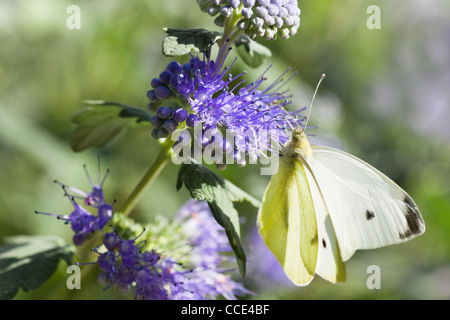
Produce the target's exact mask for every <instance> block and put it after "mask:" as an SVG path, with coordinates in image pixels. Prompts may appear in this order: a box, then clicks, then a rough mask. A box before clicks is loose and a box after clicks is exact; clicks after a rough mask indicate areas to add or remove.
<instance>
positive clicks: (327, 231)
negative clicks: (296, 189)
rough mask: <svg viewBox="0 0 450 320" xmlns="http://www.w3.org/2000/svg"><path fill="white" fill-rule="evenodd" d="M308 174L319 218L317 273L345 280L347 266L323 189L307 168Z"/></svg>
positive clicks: (336, 280)
mask: <svg viewBox="0 0 450 320" xmlns="http://www.w3.org/2000/svg"><path fill="white" fill-rule="evenodd" d="M306 176H307V178H308V184H309V188H310V190H311V196H312V199H313V202H314V209H315V213H316V218H317V233H318V245H319V251H318V257H317V266H316V273H317V274H318V275H320V276H321V277H322V278H324V279H326V280H328V281H331V282H333V283H336V282H344V281H345V279H346V272H345V266H344V263H343V262H342V257H341V253H340V248H339V243H338V240H337V237H336V233H335V231H334V227H333V224H332V222H331V219H330V215H329V213H328V209H327V206H326V204H325V202H324V200H323V196H322V194H321V191H320V189H319V187H318V186H317V184H316V181H315V179H314V177H313V175H312V173H311V172H310V171H309V170H306Z"/></svg>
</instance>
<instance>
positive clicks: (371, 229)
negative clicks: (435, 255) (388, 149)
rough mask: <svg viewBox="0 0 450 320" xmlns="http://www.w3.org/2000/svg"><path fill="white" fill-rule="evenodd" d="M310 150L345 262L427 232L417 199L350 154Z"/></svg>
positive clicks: (315, 176)
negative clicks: (360, 252)
mask: <svg viewBox="0 0 450 320" xmlns="http://www.w3.org/2000/svg"><path fill="white" fill-rule="evenodd" d="M311 147H312V150H313V153H312V154H313V156H312V159H311V160H310V161H309V162H308V164H309V166H310V168H311V170H312V175H313V176H314V178H315V180H316V181H317V184H318V186H319V187H320V190H321V192H322V195H324V201H325V204H326V207H327V208H328V212H329V214H330V218H331V222H332V225H333V227H334V231H335V232H336V237H337V239H338V243H339V247H340V253H341V257H342V259H343V261H346V260H348V259H349V258H350V257H351V256H352V255H353V253H354V252H355V250H357V249H374V248H378V247H383V246H387V245H391V244H396V243H400V242H404V241H406V240H409V239H411V238H413V237H415V236H417V235H420V234H422V233H423V232H424V231H425V225H424V222H423V219H422V216H421V214H420V212H419V209H418V208H417V206H416V204H415V203H414V201H413V200H412V198H411V197H410V196H409V195H408V194H407V193H406V192H405V191H404V190H402V189H401V188H400V187H399V186H398V185H397V184H395V183H394V182H393V181H392V180H390V179H389V178H388V177H386V176H385V175H384V174H383V173H381V172H380V171H378V170H377V169H375V168H374V167H372V166H371V165H369V164H367V163H366V162H364V161H362V160H361V159H358V158H357V157H354V156H352V155H350V154H348V153H346V152H343V151H340V150H337V149H332V148H328V147H323V146H311Z"/></svg>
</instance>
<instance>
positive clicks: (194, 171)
mask: <svg viewBox="0 0 450 320" xmlns="http://www.w3.org/2000/svg"><path fill="white" fill-rule="evenodd" d="M183 184H184V185H185V186H186V188H187V189H188V190H189V192H190V193H191V196H192V198H194V199H196V200H205V201H206V202H208V205H209V208H210V209H211V212H212V214H213V216H214V218H215V219H216V221H217V222H218V223H219V224H220V225H221V226H222V227H223V228H224V229H225V232H226V234H227V237H228V240H229V242H230V245H231V247H232V248H233V251H234V253H235V255H236V258H237V262H238V266H239V271H240V273H241V275H242V276H244V275H245V263H246V256H245V252H244V249H243V248H242V244H241V241H240V231H239V230H240V226H239V215H238V212H237V211H236V209H235V208H234V206H233V202H240V201H244V200H245V201H249V202H250V203H251V204H252V205H254V206H255V207H259V206H260V202H259V201H258V200H256V199H255V198H253V197H252V196H250V195H249V194H247V193H246V192H244V191H243V190H241V189H239V188H238V187H236V186H235V185H234V184H232V183H231V182H229V181H227V180H225V179H224V178H222V177H221V176H220V175H218V174H216V173H214V172H213V171H211V170H209V169H208V168H206V167H205V166H203V165H200V164H183V165H182V166H181V167H180V170H179V172H178V179H177V190H180V188H181V186H182V185H183Z"/></svg>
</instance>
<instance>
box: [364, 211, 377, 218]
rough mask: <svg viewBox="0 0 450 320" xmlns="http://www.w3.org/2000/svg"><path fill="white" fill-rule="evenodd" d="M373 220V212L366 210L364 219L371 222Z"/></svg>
mask: <svg viewBox="0 0 450 320" xmlns="http://www.w3.org/2000/svg"><path fill="white" fill-rule="evenodd" d="M373 218H375V213H373V211H370V210H366V219H367V220H372V219H373Z"/></svg>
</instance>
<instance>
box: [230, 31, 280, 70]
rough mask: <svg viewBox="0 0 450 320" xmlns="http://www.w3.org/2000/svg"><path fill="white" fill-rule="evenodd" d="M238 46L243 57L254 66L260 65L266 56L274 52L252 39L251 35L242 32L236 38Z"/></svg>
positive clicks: (249, 64) (239, 53)
mask: <svg viewBox="0 0 450 320" xmlns="http://www.w3.org/2000/svg"><path fill="white" fill-rule="evenodd" d="M236 47H237V49H238V50H237V52H238V55H239V56H240V57H241V59H242V60H244V62H245V63H246V64H247V65H248V66H250V67H252V68H256V67H259V66H260V65H261V64H262V63H263V62H264V60H265V59H266V58H270V57H271V56H272V52H271V51H270V49H269V48H267V47H265V46H263V45H262V44H259V43H258V42H256V41H254V40H252V39H250V37H249V36H247V35H245V34H241V35H240V36H239V38H238V39H237V40H236Z"/></svg>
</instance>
